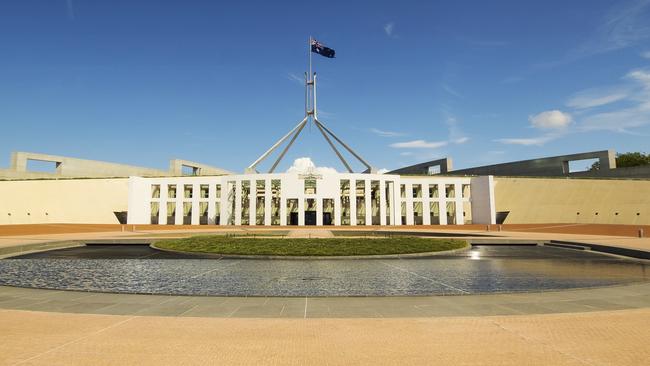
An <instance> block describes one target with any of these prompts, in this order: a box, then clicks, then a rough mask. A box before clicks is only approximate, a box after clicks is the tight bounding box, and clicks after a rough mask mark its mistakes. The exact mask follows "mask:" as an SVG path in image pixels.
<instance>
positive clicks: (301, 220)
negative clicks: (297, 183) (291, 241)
mask: <svg viewBox="0 0 650 366" xmlns="http://www.w3.org/2000/svg"><path fill="white" fill-rule="evenodd" d="M303 192H304V190H303ZM298 226H305V195H304V194H299V195H298Z"/></svg>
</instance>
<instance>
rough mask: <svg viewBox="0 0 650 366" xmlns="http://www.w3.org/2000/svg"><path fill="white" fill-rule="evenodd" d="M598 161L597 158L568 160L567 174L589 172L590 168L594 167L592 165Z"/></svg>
mask: <svg viewBox="0 0 650 366" xmlns="http://www.w3.org/2000/svg"><path fill="white" fill-rule="evenodd" d="M599 161H600V159H598V158H594V159H580V160H569V161H568V165H569V173H576V172H586V171H589V170H591V167H592V166H593V165H594V163H597V162H599Z"/></svg>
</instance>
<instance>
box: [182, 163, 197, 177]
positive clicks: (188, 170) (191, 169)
mask: <svg viewBox="0 0 650 366" xmlns="http://www.w3.org/2000/svg"><path fill="white" fill-rule="evenodd" d="M199 170H200V169H199V168H197V167H195V166H190V165H181V174H182V175H199Z"/></svg>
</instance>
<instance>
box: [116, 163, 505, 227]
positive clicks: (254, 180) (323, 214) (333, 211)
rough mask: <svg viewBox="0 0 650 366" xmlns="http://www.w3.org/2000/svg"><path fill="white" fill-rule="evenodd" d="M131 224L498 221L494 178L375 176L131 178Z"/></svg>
mask: <svg viewBox="0 0 650 366" xmlns="http://www.w3.org/2000/svg"><path fill="white" fill-rule="evenodd" d="M128 223H129V224H157V225H222V226H229V225H237V226H238V225H250V226H254V225H259V226H289V225H297V226H306V225H316V226H328V225H333V226H384V225H463V224H470V223H474V224H494V223H495V204H494V183H493V179H492V176H481V177H439V176H435V177H433V176H422V177H419V176H400V175H388V174H367V173H359V174H357V173H325V174H315V173H307V174H298V173H275V174H243V175H224V176H210V177H207V176H206V177H201V176H185V177H166V178H165V177H160V178H141V177H131V178H129V202H128Z"/></svg>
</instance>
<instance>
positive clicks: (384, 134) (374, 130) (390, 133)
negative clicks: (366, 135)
mask: <svg viewBox="0 0 650 366" xmlns="http://www.w3.org/2000/svg"><path fill="white" fill-rule="evenodd" d="M370 132H372V133H374V134H375V135H379V136H381V137H399V136H405V135H406V134H405V133H402V132H395V131H383V130H380V129H378V128H371V129H370Z"/></svg>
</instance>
